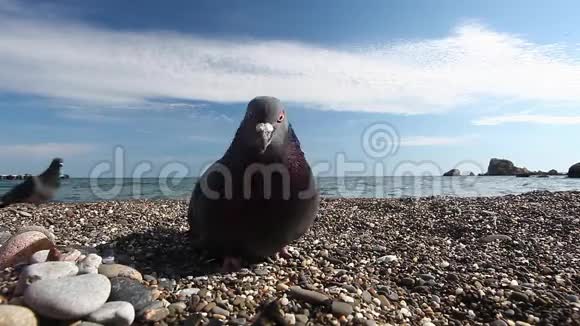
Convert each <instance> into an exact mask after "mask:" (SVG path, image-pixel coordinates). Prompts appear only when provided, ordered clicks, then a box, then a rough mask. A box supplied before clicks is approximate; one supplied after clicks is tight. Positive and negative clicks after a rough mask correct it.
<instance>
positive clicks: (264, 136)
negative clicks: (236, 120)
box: [256, 122, 274, 153]
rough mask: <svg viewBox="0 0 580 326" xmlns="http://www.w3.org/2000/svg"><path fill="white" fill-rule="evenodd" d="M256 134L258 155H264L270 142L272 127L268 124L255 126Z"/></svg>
mask: <svg viewBox="0 0 580 326" xmlns="http://www.w3.org/2000/svg"><path fill="white" fill-rule="evenodd" d="M256 132H257V133H258V139H257V141H258V148H259V149H260V153H264V152H265V151H266V149H267V148H268V145H270V142H271V141H272V134H273V133H274V126H272V124H271V123H268V122H265V123H258V124H257V125H256Z"/></svg>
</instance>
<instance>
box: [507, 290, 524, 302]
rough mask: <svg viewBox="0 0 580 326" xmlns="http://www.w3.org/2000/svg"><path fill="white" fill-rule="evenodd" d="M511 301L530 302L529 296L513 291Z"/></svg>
mask: <svg viewBox="0 0 580 326" xmlns="http://www.w3.org/2000/svg"><path fill="white" fill-rule="evenodd" d="M510 300H514V301H522V302H528V300H529V298H528V295H527V294H525V293H522V292H518V291H513V292H512V294H511V295H510Z"/></svg>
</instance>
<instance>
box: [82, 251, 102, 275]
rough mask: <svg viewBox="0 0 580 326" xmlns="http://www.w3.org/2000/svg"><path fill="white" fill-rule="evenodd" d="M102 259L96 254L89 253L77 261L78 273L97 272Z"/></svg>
mask: <svg viewBox="0 0 580 326" xmlns="http://www.w3.org/2000/svg"><path fill="white" fill-rule="evenodd" d="M102 261H103V259H102V258H101V256H99V255H97V254H89V255H88V256H87V257H86V258H85V259H83V261H81V262H80V263H79V273H81V274H97V273H98V272H99V266H101V262H102Z"/></svg>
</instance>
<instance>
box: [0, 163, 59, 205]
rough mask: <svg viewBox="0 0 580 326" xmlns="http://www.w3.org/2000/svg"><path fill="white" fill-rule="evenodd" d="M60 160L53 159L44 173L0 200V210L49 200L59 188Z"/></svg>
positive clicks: (20, 185)
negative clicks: (18, 204)
mask: <svg viewBox="0 0 580 326" xmlns="http://www.w3.org/2000/svg"><path fill="white" fill-rule="evenodd" d="M61 167H62V159H60V158H55V159H54V160H52V162H51V163H50V166H49V167H48V169H46V171H44V172H42V174H40V175H38V176H33V177H31V178H28V179H26V181H24V182H23V183H21V184H19V185H17V186H15V187H14V188H12V189H11V190H10V191H9V192H7V193H6V194H4V195H3V196H2V198H1V199H0V208H4V207H6V206H8V205H12V204H16V203H32V204H40V203H43V202H46V201H48V200H51V199H52V198H53V197H54V195H55V194H56V191H57V190H58V188H59V187H60V168H61Z"/></svg>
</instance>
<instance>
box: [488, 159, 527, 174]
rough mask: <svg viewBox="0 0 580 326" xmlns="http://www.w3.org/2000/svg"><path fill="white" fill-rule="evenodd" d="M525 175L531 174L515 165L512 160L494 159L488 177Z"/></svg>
mask: <svg viewBox="0 0 580 326" xmlns="http://www.w3.org/2000/svg"><path fill="white" fill-rule="evenodd" d="M518 174H520V175H525V174H530V171H529V170H528V169H526V168H520V167H517V166H515V165H514V163H513V162H512V161H510V160H506V159H499V158H492V159H491V160H490V161H489V166H488V167H487V173H486V175H518Z"/></svg>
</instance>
